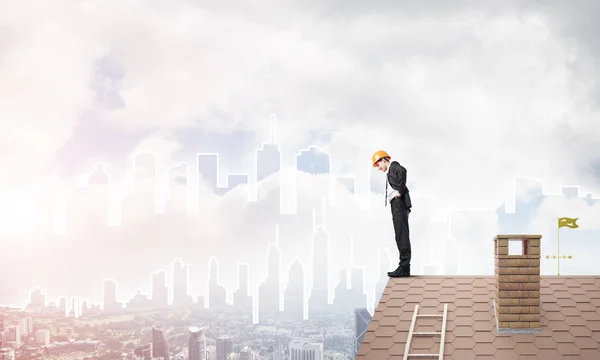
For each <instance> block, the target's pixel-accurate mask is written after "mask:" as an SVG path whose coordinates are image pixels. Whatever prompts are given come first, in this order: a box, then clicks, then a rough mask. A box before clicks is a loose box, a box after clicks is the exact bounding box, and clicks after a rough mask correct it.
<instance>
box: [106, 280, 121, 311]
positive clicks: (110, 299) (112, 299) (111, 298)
mask: <svg viewBox="0 0 600 360" xmlns="http://www.w3.org/2000/svg"><path fill="white" fill-rule="evenodd" d="M102 300H103V301H102V305H103V307H104V310H105V311H113V310H117V309H118V308H120V307H121V304H119V303H118V302H117V283H116V282H115V281H114V280H113V279H104V282H103V285H102Z"/></svg>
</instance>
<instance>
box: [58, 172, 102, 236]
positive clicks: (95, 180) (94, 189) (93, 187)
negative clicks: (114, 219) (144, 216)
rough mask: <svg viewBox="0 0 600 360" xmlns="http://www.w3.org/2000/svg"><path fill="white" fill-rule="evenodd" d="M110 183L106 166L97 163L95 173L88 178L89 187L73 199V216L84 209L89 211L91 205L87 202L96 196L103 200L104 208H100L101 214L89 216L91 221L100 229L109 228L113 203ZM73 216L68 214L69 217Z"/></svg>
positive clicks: (80, 190)
mask: <svg viewBox="0 0 600 360" xmlns="http://www.w3.org/2000/svg"><path fill="white" fill-rule="evenodd" d="M109 183H110V176H109V175H108V173H107V172H106V166H105V164H103V163H97V164H96V165H95V168H94V171H93V172H92V173H90V175H89V176H88V179H87V186H86V187H85V188H81V189H78V190H79V191H78V194H76V195H75V197H74V198H73V199H72V200H73V201H72V205H73V207H71V214H76V213H77V212H81V211H82V210H84V209H89V204H88V203H87V202H89V201H90V196H92V195H94V194H95V195H97V196H99V198H101V199H102V200H101V201H102V206H100V207H99V208H98V210H99V212H98V213H97V214H93V216H89V218H90V221H91V222H92V223H93V224H94V225H97V226H100V227H106V226H109V224H110V222H109V211H110V202H111V199H110V191H109ZM71 214H68V215H67V216H69V215H71ZM67 221H68V220H67ZM82 225H83V224H82ZM85 225H87V224H85Z"/></svg>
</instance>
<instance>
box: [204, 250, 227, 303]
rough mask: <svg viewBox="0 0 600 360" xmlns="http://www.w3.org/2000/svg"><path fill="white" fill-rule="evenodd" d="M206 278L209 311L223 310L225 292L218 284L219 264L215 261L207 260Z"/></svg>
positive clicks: (212, 259)
mask: <svg viewBox="0 0 600 360" xmlns="http://www.w3.org/2000/svg"><path fill="white" fill-rule="evenodd" d="M208 266H209V275H208V276H209V278H208V307H209V308H211V309H223V308H225V306H226V300H227V291H226V290H225V287H223V286H222V285H221V284H220V283H219V264H218V263H217V259H215V258H212V257H211V258H210V260H209V265H208Z"/></svg>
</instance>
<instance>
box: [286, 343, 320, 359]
mask: <svg viewBox="0 0 600 360" xmlns="http://www.w3.org/2000/svg"><path fill="white" fill-rule="evenodd" d="M289 359H290V360H306V359H310V360H324V354H323V344H322V343H312V342H308V341H304V340H292V341H290V356H289Z"/></svg>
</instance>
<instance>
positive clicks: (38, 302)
mask: <svg viewBox="0 0 600 360" xmlns="http://www.w3.org/2000/svg"><path fill="white" fill-rule="evenodd" d="M29 306H32V307H36V308H41V307H44V306H46V295H45V294H43V293H42V289H34V290H33V291H31V293H30V297H29Z"/></svg>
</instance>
